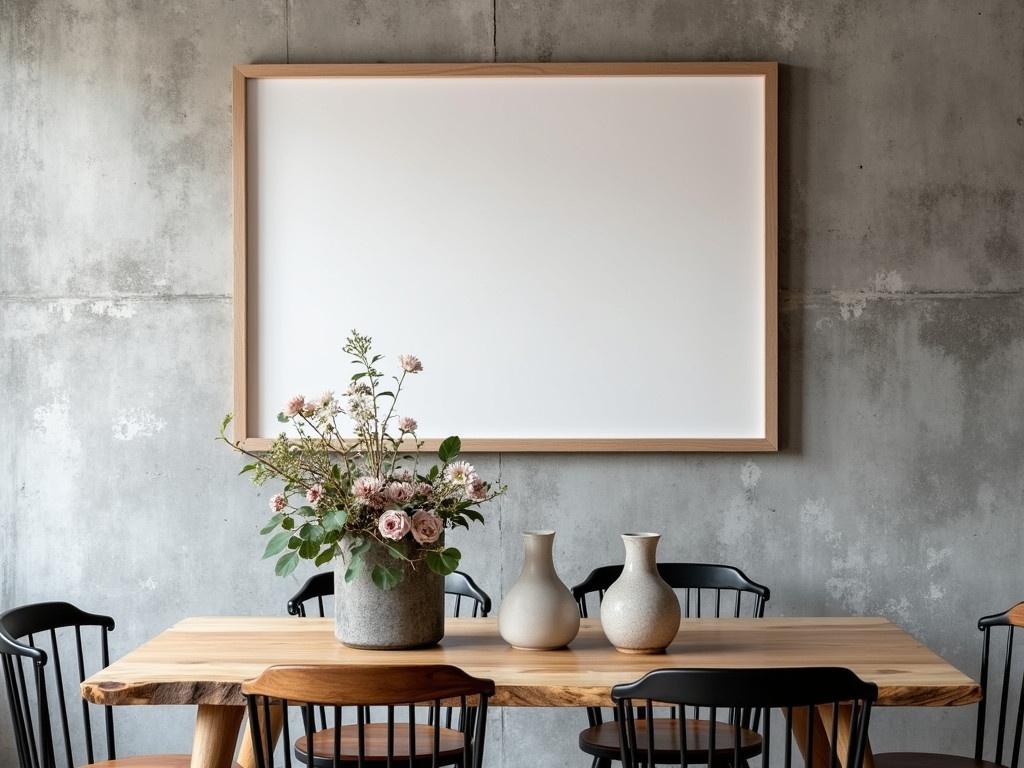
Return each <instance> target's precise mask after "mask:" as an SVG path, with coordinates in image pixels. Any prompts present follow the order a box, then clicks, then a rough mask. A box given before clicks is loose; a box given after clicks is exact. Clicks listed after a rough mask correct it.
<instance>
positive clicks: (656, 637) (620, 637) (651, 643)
mask: <svg viewBox="0 0 1024 768" xmlns="http://www.w3.org/2000/svg"><path fill="white" fill-rule="evenodd" d="M660 538H661V536H660V535H659V534H657V533H624V534H622V541H623V543H624V544H625V545H626V564H625V565H624V566H623V567H622V575H621V576H619V578H618V579H617V580H616V581H615V583H614V584H612V585H611V586H610V587H608V591H607V592H605V594H604V600H603V601H601V628H602V629H604V633H605V635H606V636H607V637H608V640H609V642H611V644H612V645H614V646H615V648H616V650H619V651H622V652H623V653H662V652H664V650H665V649H666V648H668V646H669V645H671V643H672V641H673V640H674V639H675V637H676V633H677V632H678V631H679V618H680V611H679V598H677V597H676V594H675V592H673V591H672V588H671V587H669V585H668V584H666V583H665V580H664V579H662V578H661V575H660V574H659V573H658V560H657V550H658V540H659V539H660Z"/></svg>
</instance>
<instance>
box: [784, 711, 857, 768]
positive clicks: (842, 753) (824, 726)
mask: <svg viewBox="0 0 1024 768" xmlns="http://www.w3.org/2000/svg"><path fill="white" fill-rule="evenodd" d="M808 714H809V713H808V708H807V707H798V708H795V709H794V710H793V718H792V720H791V721H790V724H789V726H790V729H791V730H792V731H793V740H794V741H796V743H797V746H799V748H800V754H801V755H803V757H804V761H805V762H806V760H807V743H808V742H807V729H808V727H811V728H813V729H814V746H813V749H814V755H813V763H814V764H813V766H809V768H831V766H830V765H829V764H830V762H831V760H830V758H831V756H832V755H831V741H832V705H831V704H828V705H822V706H819V707H815V708H814V709H813V710H812V714H811V719H812V722H810V723H808ZM852 714H853V705H851V704H840V705H839V721H838V723H837V724H836V742H837V743H836V749H837V755H838V758H839V764H840V765H841V766H842V768H848V766H847V765H846V757H847V751H848V748H849V744H850V720H851V717H852ZM874 765H875V761H874V757H873V756H872V753H871V742H870V741H868V742H867V743H866V744H865V745H864V764H863V766H862V768H874Z"/></svg>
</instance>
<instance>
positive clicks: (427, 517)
mask: <svg viewBox="0 0 1024 768" xmlns="http://www.w3.org/2000/svg"><path fill="white" fill-rule="evenodd" d="M443 530H444V523H442V522H441V518H440V517H438V516H437V513H436V512H433V511H432V510H429V509H418V510H416V513H415V514H414V515H413V516H412V537H413V538H414V539H416V542H417V543H418V544H433V543H434V542H435V541H437V540H438V539H439V538H441V531H443Z"/></svg>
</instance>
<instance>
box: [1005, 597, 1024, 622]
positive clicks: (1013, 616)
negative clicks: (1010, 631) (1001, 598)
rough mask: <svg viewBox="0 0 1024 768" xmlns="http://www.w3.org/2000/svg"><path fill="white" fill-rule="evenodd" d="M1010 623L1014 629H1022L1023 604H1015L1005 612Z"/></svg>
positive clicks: (1023, 617)
mask: <svg viewBox="0 0 1024 768" xmlns="http://www.w3.org/2000/svg"><path fill="white" fill-rule="evenodd" d="M1006 615H1007V617H1008V618H1009V619H1010V623H1011V624H1012V625H1013V626H1015V627H1024V603H1017V604H1016V605H1015V606H1013V608H1011V609H1010V610H1008V611H1007V612H1006Z"/></svg>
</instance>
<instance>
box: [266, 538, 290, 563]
mask: <svg viewBox="0 0 1024 768" xmlns="http://www.w3.org/2000/svg"><path fill="white" fill-rule="evenodd" d="M289 535H290V534H289V533H288V531H281V532H279V533H276V534H274V535H273V536H271V537H270V541H268V542H267V548H266V549H265V550H263V559H264V560H266V559H267V558H268V557H273V556H274V555H276V554H277V553H278V552H280V551H281V550H282V549H284V547H285V545H286V544H287V543H288V536H289Z"/></svg>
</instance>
